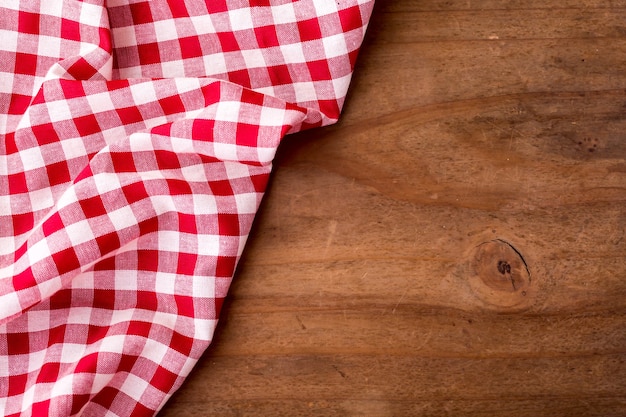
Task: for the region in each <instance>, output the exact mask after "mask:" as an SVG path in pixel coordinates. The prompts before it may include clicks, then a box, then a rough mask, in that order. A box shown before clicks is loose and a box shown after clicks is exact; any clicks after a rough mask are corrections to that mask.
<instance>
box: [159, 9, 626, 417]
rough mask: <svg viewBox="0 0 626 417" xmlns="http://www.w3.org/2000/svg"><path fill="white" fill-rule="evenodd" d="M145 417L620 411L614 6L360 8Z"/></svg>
mask: <svg viewBox="0 0 626 417" xmlns="http://www.w3.org/2000/svg"><path fill="white" fill-rule="evenodd" d="M344 110H345V112H344V116H343V119H342V120H341V122H340V123H339V124H338V125H336V126H333V127H330V128H325V129H318V130H314V131H310V132H307V133H304V134H300V135H295V136H291V137H289V138H288V139H287V140H286V141H285V142H284V143H283V145H282V147H281V149H280V151H279V155H278V158H277V161H276V164H275V171H274V175H273V177H272V180H271V186H270V188H269V190H268V193H267V195H266V198H265V200H264V203H263V205H262V208H261V211H260V213H259V215H258V217H257V221H256V224H255V228H254V230H253V233H252V235H251V236H250V239H249V244H248V247H247V249H246V252H245V254H244V258H243V259H242V261H241V263H240V265H239V269H238V273H237V274H236V277H235V281H234V283H233V285H232V287H231V292H230V296H229V299H228V301H227V303H226V305H225V308H224V310H223V315H222V321H221V322H220V325H219V327H218V331H217V333H216V335H215V340H214V343H213V345H212V347H211V348H210V349H209V351H208V352H207V353H206V355H205V356H204V357H203V358H202V360H201V361H200V363H199V364H198V366H197V368H196V369H195V370H194V372H193V373H192V375H191V377H190V378H189V379H188V381H187V382H186V383H185V385H184V386H183V388H182V389H181V390H180V391H179V392H178V393H177V394H176V395H175V396H174V397H173V399H172V400H171V402H170V403H169V404H168V405H167V406H166V408H165V409H164V410H163V411H162V413H161V416H163V417H165V416H167V417H173V416H176V417H185V416H226V417H228V416H529V417H530V416H532V417H535V416H603V417H607V416H625V415H626V236H625V227H626V206H625V202H626V0H613V1H600V0H558V1H556V0H541V1H539V0H508V1H504V0H481V1H476V0H473V1H470V0H449V1H444V0H394V1H383V0H379V2H378V4H377V5H376V7H375V12H374V16H373V18H372V21H371V24H370V28H369V31H368V35H367V38H366V42H365V44H364V47H363V50H362V53H361V55H360V57H359V63H358V67H357V72H356V74H355V76H354V79H353V84H352V86H351V92H350V95H349V97H348V101H347V103H346V107H345V109H344Z"/></svg>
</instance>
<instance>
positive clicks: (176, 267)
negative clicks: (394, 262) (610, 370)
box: [0, 0, 373, 416]
mask: <svg viewBox="0 0 626 417" xmlns="http://www.w3.org/2000/svg"><path fill="white" fill-rule="evenodd" d="M372 7H373V0H293V1H290V0H272V1H270V0H251V1H247V2H244V1H243V0H207V1H196V0H185V1H182V0H181V1H178V0H152V1H141V0H140V1H136V0H110V1H106V2H105V1H104V0H89V1H77V0H50V1H43V0H42V1H17V0H0V135H1V140H0V414H1V415H3V416H68V415H85V416H103V415H107V416H149V415H154V414H155V413H156V412H157V411H158V410H159V409H160V408H161V407H162V406H163V404H164V402H165V401H166V400H167V399H168V398H169V397H170V396H171V395H172V393H173V392H174V391H175V390H176V389H177V388H178V387H179V386H180V385H181V383H182V382H183V380H184V378H185V377H186V376H187V375H188V373H189V372H190V370H191V369H192V367H193V366H194V364H195V363H196V362H197V360H198V358H199V357H200V355H201V354H202V353H203V352H204V350H205V349H206V348H207V346H208V345H209V343H210V341H211V338H212V335H213V332H214V329H215V325H216V323H217V319H218V315H219V312H220V307H221V305H222V301H223V299H224V297H225V296H226V294H227V290H228V287H229V285H230V282H231V279H232V276H233V273H234V270H235V267H236V265H237V261H238V260H239V258H240V256H241V254H242V250H243V248H244V244H245V242H246V238H247V236H248V233H249V231H250V227H251V224H252V221H253V218H254V215H255V213H256V211H257V209H258V206H259V203H260V201H261V198H262V196H263V193H264V190H265V187H266V184H267V182H268V177H269V174H270V171H271V167H272V159H273V157H274V155H275V151H276V148H277V146H278V145H279V143H280V141H281V138H283V137H284V136H285V135H286V134H288V133H293V132H297V131H300V130H303V129H307V128H312V127H318V126H323V125H328V124H331V123H333V122H335V121H336V120H337V119H338V117H339V113H340V110H341V108H342V105H343V102H344V99H345V96H346V92H347V89H348V84H349V82H350V77H351V74H352V71H353V69H354V65H355V59H356V56H357V52H358V50H359V46H360V44H361V42H362V39H363V36H364V31H365V28H366V26H367V22H368V19H369V16H370V13H371V11H372Z"/></svg>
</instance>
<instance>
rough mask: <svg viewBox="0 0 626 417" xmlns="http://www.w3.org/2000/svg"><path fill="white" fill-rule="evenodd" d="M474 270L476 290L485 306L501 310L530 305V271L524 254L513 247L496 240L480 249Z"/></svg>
mask: <svg viewBox="0 0 626 417" xmlns="http://www.w3.org/2000/svg"><path fill="white" fill-rule="evenodd" d="M471 270H472V277H471V280H470V282H471V284H472V289H473V290H474V292H475V294H476V295H477V296H478V297H480V298H481V299H482V300H483V301H484V302H486V303H488V304H491V305H495V306H500V307H514V306H520V305H525V304H527V303H528V295H529V290H530V285H531V278H530V271H529V270H528V265H527V264H526V261H525V260H524V258H523V256H522V254H521V253H520V252H519V251H518V250H517V249H516V248H515V247H513V245H511V244H510V243H508V242H506V241H504V240H500V239H496V240H492V241H488V242H483V243H481V244H480V245H478V246H477V247H476V249H475V251H474V253H473V256H472V260H471Z"/></svg>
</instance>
